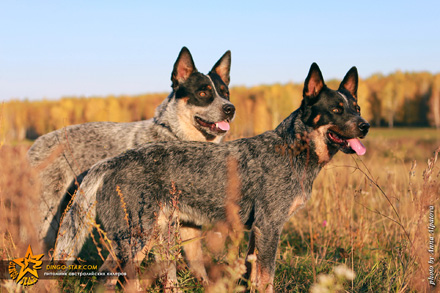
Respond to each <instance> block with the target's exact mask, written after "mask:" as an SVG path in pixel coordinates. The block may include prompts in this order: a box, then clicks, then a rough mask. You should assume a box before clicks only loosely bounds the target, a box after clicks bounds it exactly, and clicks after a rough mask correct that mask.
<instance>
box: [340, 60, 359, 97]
mask: <svg viewBox="0 0 440 293" xmlns="http://www.w3.org/2000/svg"><path fill="white" fill-rule="evenodd" d="M358 83H359V76H358V71H357V68H356V67H355V66H353V67H352V68H351V69H350V70H349V71H348V72H347V74H346V75H345V77H344V79H343V80H342V82H341V84H340V85H339V90H342V89H345V90H347V91H348V92H349V93H350V94H351V95H352V96H353V97H354V98H355V99H357V90H358Z"/></svg>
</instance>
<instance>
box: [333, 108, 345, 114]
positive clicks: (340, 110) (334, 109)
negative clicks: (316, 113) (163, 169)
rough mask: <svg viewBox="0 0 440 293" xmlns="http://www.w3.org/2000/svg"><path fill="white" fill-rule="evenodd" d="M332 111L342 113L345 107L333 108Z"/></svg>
mask: <svg viewBox="0 0 440 293" xmlns="http://www.w3.org/2000/svg"><path fill="white" fill-rule="evenodd" d="M332 112H333V113H335V114H342V112H343V109H342V108H333V110H332Z"/></svg>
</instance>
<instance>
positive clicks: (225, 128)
mask: <svg viewBox="0 0 440 293" xmlns="http://www.w3.org/2000/svg"><path fill="white" fill-rule="evenodd" d="M215 126H217V128H220V129H221V130H223V131H228V130H229V123H228V122H226V121H222V122H217V123H216V124H215Z"/></svg>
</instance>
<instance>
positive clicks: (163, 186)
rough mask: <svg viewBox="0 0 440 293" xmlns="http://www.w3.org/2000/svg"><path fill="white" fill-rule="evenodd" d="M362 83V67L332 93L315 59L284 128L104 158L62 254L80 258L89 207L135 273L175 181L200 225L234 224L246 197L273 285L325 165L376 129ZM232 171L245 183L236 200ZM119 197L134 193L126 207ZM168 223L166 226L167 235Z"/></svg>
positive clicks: (72, 219) (257, 280) (183, 210)
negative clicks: (284, 236)
mask: <svg viewBox="0 0 440 293" xmlns="http://www.w3.org/2000/svg"><path fill="white" fill-rule="evenodd" d="M357 87H358V74H357V70H356V68H355V67H353V68H352V69H350V70H349V71H348V73H347V75H346V76H345V78H344V79H343V81H342V83H341V85H340V87H339V89H338V90H331V89H329V88H327V86H326V85H325V83H324V80H323V77H322V74H321V71H320V69H319V67H318V66H317V65H316V64H315V63H314V64H312V66H311V68H310V71H309V74H308V76H307V78H306V80H305V85H304V91H303V100H302V103H301V106H300V108H299V109H297V110H296V111H295V112H293V113H292V114H291V115H290V116H289V117H287V118H286V119H285V120H284V121H283V122H282V123H281V124H280V125H279V126H278V127H277V128H276V129H275V130H272V131H267V132H265V133H263V134H261V135H258V136H255V137H252V138H244V139H239V140H235V141H231V142H226V143H224V144H219V145H215V144H208V143H200V142H161V143H154V144H147V145H144V146H141V147H140V148H138V149H134V150H129V151H127V152H125V153H124V154H121V155H120V156H118V157H115V158H112V159H109V160H106V161H103V162H100V163H99V164H96V165H95V166H93V167H92V168H91V170H90V172H89V174H88V175H87V176H86V178H85V179H84V181H83V183H82V184H81V186H80V191H81V193H82V196H81V197H77V198H76V199H75V202H74V203H73V205H72V209H71V210H70V211H69V213H68V214H67V215H66V218H65V220H64V221H63V223H62V225H61V228H60V234H59V238H58V243H57V245H56V249H55V254H54V258H55V259H61V258H62V256H63V255H69V257H70V259H72V258H73V259H74V258H75V256H76V255H77V254H78V252H79V250H80V249H81V246H82V244H83V242H84V239H85V238H86V236H87V234H88V233H87V231H88V228H87V227H88V225H87V224H84V222H87V221H84V222H81V219H78V218H76V215H78V213H77V212H75V211H77V210H82V211H88V212H89V213H90V216H91V217H92V219H94V218H95V217H96V218H98V219H99V220H100V221H101V223H102V225H103V227H104V229H105V231H107V235H108V237H109V238H110V239H111V241H112V242H113V243H114V247H115V248H116V255H117V257H118V259H119V261H120V262H121V264H122V268H123V269H127V270H128V271H127V274H129V273H130V272H131V273H133V269H131V268H129V266H127V267H124V266H126V265H127V264H129V263H131V260H133V258H135V256H136V254H137V253H138V252H139V251H141V249H142V248H143V247H144V246H145V245H146V243H147V242H148V240H149V238H150V237H151V233H150V232H151V231H152V229H153V227H155V225H158V224H159V225H161V224H163V222H161V221H160V219H161V218H163V217H164V218H170V217H171V211H172V210H173V208H172V206H171V205H170V202H171V201H172V194H171V193H172V192H171V191H172V188H173V187H175V188H176V189H177V190H178V192H179V198H178V202H177V203H176V204H177V206H178V215H177V216H178V217H179V220H180V222H184V223H191V224H193V225H196V226H200V225H205V224H212V223H216V222H222V221H223V222H224V221H226V219H227V217H228V209H227V206H228V205H227V201H228V199H230V198H236V201H235V204H236V205H238V207H239V219H240V220H241V222H242V223H243V224H245V225H247V226H248V227H250V228H251V231H252V233H251V237H250V238H251V240H250V244H249V252H248V255H253V254H254V255H256V270H255V271H254V272H253V273H251V272H249V271H248V273H247V274H248V276H251V280H252V282H253V283H254V284H256V286H257V288H258V289H259V290H260V291H269V292H270V291H272V290H273V280H274V271H275V257H276V251H277V247H278V242H279V237H280V233H281V231H282V228H283V225H284V223H285V222H286V221H287V220H288V219H289V217H290V216H291V215H292V214H293V213H294V212H295V210H297V209H298V208H299V207H301V206H302V205H303V204H304V203H305V201H306V200H307V199H308V198H309V196H310V193H311V190H312V185H313V181H314V180H315V178H316V176H317V175H318V173H319V171H320V170H321V168H322V167H323V166H324V165H325V164H326V163H328V162H329V161H330V160H331V158H332V157H333V156H334V155H335V154H336V153H337V152H338V151H339V150H342V151H343V152H344V153H348V154H350V153H357V154H358V155H363V154H364V153H365V147H364V146H363V145H362V144H361V142H360V141H359V138H363V137H364V136H365V135H366V134H367V132H368V130H369V124H368V123H367V122H366V121H365V120H364V119H363V118H362V117H361V116H360V108H359V105H358V104H357V97H356V94H357ZM231 162H235V163H232V164H231ZM231 166H235V167H233V169H234V170H232V172H231V170H229V169H230V168H231ZM231 174H232V175H231ZM231 176H234V177H235V179H238V180H239V182H240V187H239V188H238V189H239V190H238V191H237V192H236V193H237V194H236V195H233V196H232V197H231V195H229V194H228V192H231V191H230V190H229V191H228V184H229V183H230V180H229V179H231ZM117 190H118V191H117ZM118 193H122V194H124V195H125V199H126V206H125V211H124V209H123V207H121V204H120V194H118ZM125 217H127V218H125ZM162 228H163V229H162V230H161V229H159V231H166V229H165V227H162ZM134 231H137V232H136V233H137V234H136V233H135V234H133V233H134ZM133 235H137V237H135V239H133ZM72 239H75V240H76V243H75V244H73V243H72ZM257 252H258V253H257ZM248 267H250V266H248ZM131 277H133V276H131Z"/></svg>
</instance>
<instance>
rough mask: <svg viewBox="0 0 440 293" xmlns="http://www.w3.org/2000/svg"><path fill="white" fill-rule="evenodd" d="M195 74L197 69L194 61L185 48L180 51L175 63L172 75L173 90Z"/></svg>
mask: <svg viewBox="0 0 440 293" xmlns="http://www.w3.org/2000/svg"><path fill="white" fill-rule="evenodd" d="M194 72H197V68H196V66H195V65H194V60H193V58H192V56H191V53H190V52H189V50H188V48H187V47H183V48H182V50H180V53H179V56H178V57H177V60H176V62H175V63H174V68H173V73H172V74H171V81H172V82H173V88H175V87H177V86H178V85H179V84H180V83H182V82H184V81H185V80H187V79H188V77H189V76H190V75H191V74H192V73H194Z"/></svg>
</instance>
